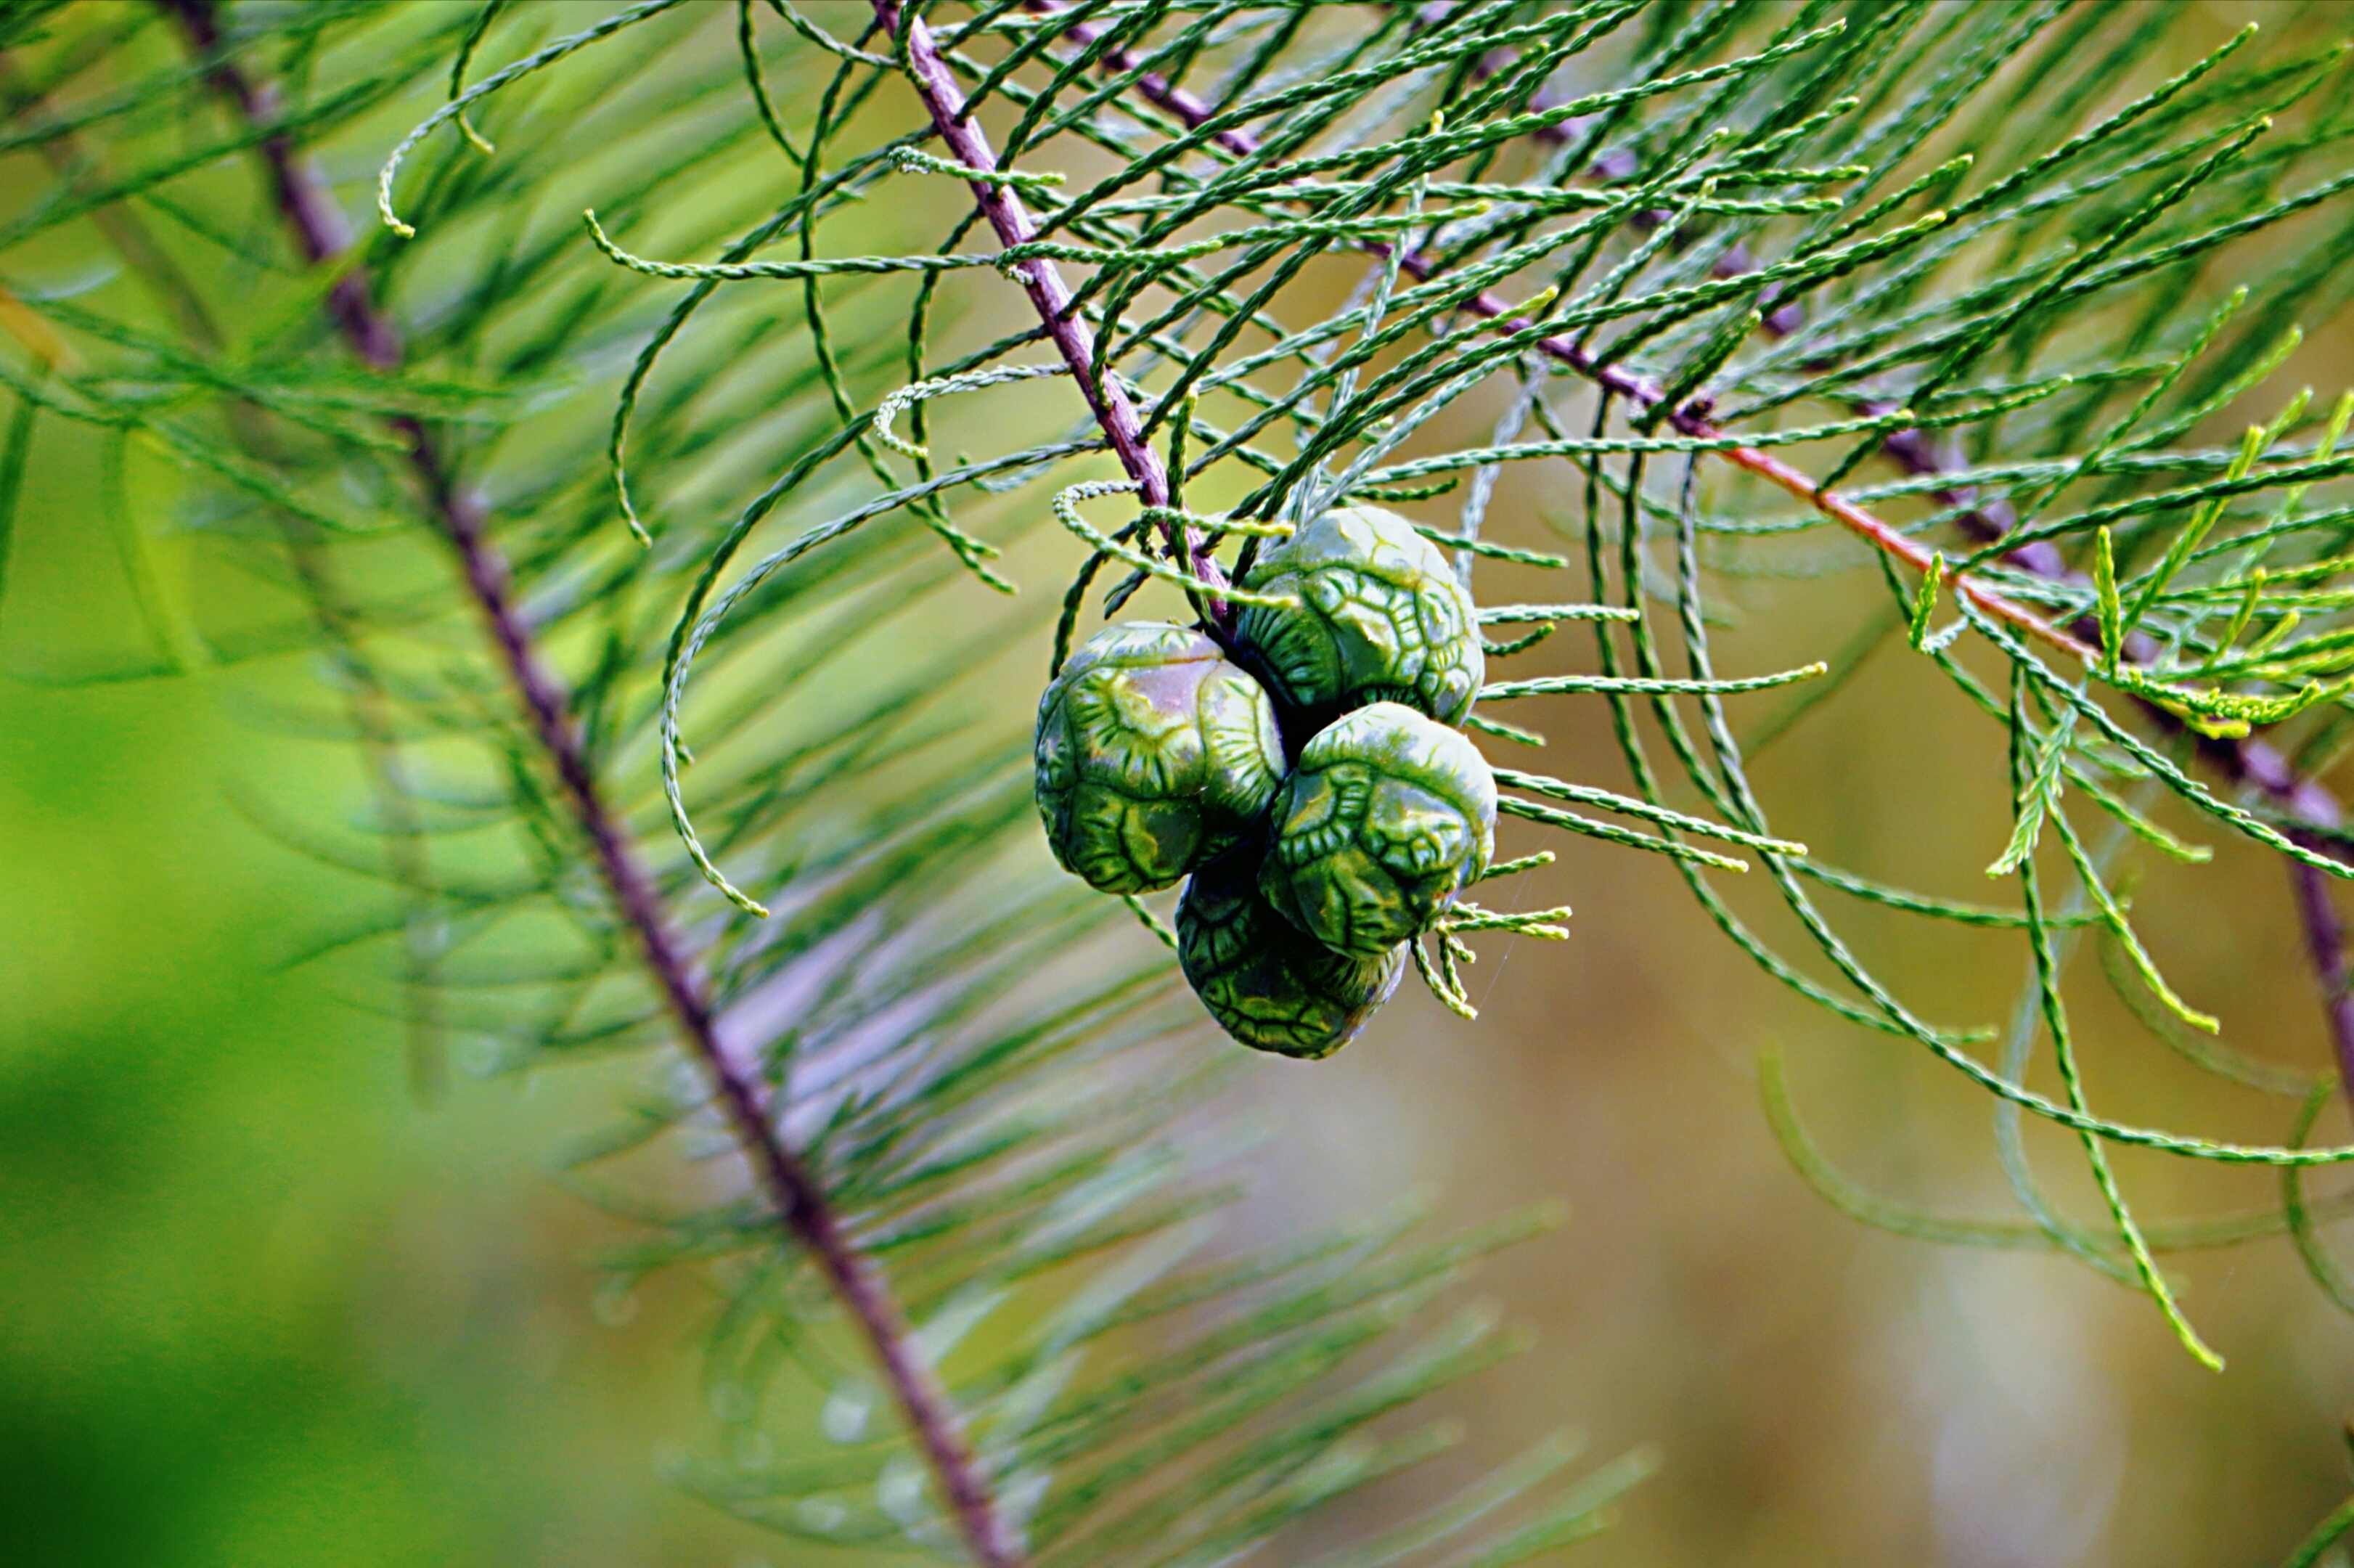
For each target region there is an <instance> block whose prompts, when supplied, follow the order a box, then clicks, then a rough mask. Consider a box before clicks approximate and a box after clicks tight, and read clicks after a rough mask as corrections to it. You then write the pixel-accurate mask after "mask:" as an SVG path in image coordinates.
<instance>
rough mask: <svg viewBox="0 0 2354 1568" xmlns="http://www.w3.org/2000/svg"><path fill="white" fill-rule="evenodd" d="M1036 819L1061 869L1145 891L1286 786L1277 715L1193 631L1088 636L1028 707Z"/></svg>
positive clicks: (1142, 626) (1248, 827)
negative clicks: (1033, 730) (1034, 727)
mask: <svg viewBox="0 0 2354 1568" xmlns="http://www.w3.org/2000/svg"><path fill="white" fill-rule="evenodd" d="M1036 761H1037V793H1038V813H1039V815H1040V816H1041V817H1043V818H1044V819H1045V823H1046V842H1048V843H1049V844H1051V845H1052V846H1053V847H1054V851H1055V859H1056V860H1058V861H1060V862H1062V863H1063V865H1064V867H1065V868H1066V869H1067V870H1069V871H1071V872H1073V873H1075V874H1077V875H1079V876H1081V877H1084V878H1085V879H1086V880H1087V884H1088V885H1089V886H1092V887H1096V888H1098V889H1100V890H1102V891H1103V892H1106V893H1149V892H1150V891H1152V890H1153V889H1155V888H1161V887H1168V886H1172V885H1174V884H1175V883H1176V881H1177V879H1178V878H1179V877H1181V876H1183V875H1184V874H1186V873H1187V872H1189V871H1191V870H1193V867H1195V866H1197V865H1199V864H1201V863H1203V862H1204V861H1206V860H1208V859H1209V858H1210V857H1211V856H1212V855H1214V854H1216V853H1219V852H1220V851H1221V850H1224V849H1225V848H1226V847H1227V846H1228V845H1229V844H1232V843H1234V842H1236V841H1237V840H1239V839H1240V838H1242V837H1243V836H1244V835H1245V834H1246V833H1248V832H1251V831H1252V830H1253V828H1255V827H1256V826H1257V822H1258V820H1259V817H1260V815H1261V814H1262V813H1263V812H1264V811H1265V810H1267V802H1268V801H1269V800H1272V799H1273V798H1274V795H1275V791H1276V789H1277V786H1278V782H1279V780H1280V779H1282V777H1283V744H1282V741H1281V739H1280V737H1279V736H1278V734H1277V732H1276V727H1275V708H1274V705H1272V704H1271V703H1269V702H1268V700H1267V693H1266V692H1265V691H1264V690H1262V689H1261V688H1260V686H1259V684H1258V683H1257V682H1256V681H1254V680H1252V679H1251V678H1250V677H1249V676H1248V675H1246V674H1245V673H1243V672H1242V671H1241V670H1239V669H1237V668H1235V666H1234V665H1232V664H1230V663H1228V662H1226V661H1225V658H1224V657H1223V656H1222V655H1221V653H1220V652H1219V651H1218V646H1217V644H1216V643H1214V642H1212V641H1210V640H1209V639H1208V638H1207V637H1204V636H1203V635H1202V634H1200V633H1199V632H1195V631H1188V630H1184V629H1183V628H1182V627H1176V626H1170V625H1165V624H1161V623H1158V622H1129V623H1126V624H1123V625H1119V626H1114V627H1110V628H1108V629H1107V630H1103V631H1100V632H1098V633H1097V634H1096V635H1095V636H1094V637H1092V638H1089V639H1088V640H1087V643H1086V645H1085V646H1083V647H1081V648H1080V649H1079V651H1078V652H1076V653H1075V654H1073V655H1072V656H1071V659H1070V662H1068V663H1066V664H1065V665H1064V666H1063V670H1062V673H1060V674H1059V675H1057V676H1055V681H1054V683H1052V684H1051V685H1049V686H1048V687H1047V688H1046V693H1045V695H1044V696H1043V697H1041V698H1040V699H1039V702H1038V734H1037V747H1036Z"/></svg>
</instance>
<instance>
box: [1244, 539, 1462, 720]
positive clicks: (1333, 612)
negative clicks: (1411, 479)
mask: <svg viewBox="0 0 2354 1568" xmlns="http://www.w3.org/2000/svg"><path fill="white" fill-rule="evenodd" d="M1243 586H1244V587H1246V588H1250V589H1252V590H1253V591H1254V592H1259V593H1269V594H1284V595H1288V596H1290V597H1291V598H1293V599H1298V600H1299V604H1298V605H1297V606H1296V607H1284V608H1278V607H1273V606H1267V605H1246V606H1245V607H1244V608H1243V611H1242V614H1241V617H1240V619H1239V620H1238V622H1237V625H1236V633H1237V635H1238V636H1239V637H1240V638H1241V640H1242V641H1243V643H1244V645H1245V646H1246V647H1247V648H1248V649H1250V650H1251V652H1252V654H1253V655H1254V656H1255V657H1256V658H1257V661H1258V665H1259V668H1258V672H1257V673H1258V674H1259V675H1260V676H1261V678H1262V679H1264V680H1265V681H1266V682H1267V685H1268V687H1269V689H1270V690H1272V691H1273V692H1274V694H1275V695H1276V697H1277V699H1278V701H1280V702H1282V703H1283V704H1284V705H1286V706H1288V707H1289V708H1292V709H1294V710H1296V711H1298V712H1299V713H1300V714H1303V715H1308V717H1309V722H1310V727H1314V726H1316V725H1317V724H1320V723H1321V722H1323V721H1325V720H1329V719H1330V718H1331V717H1333V716H1334V715H1338V714H1340V713H1342V712H1345V711H1346V710H1348V709H1350V708H1353V707H1357V706H1359V705H1363V704H1365V703H1370V702H1396V703H1404V704H1405V705H1407V706H1409V707H1413V708H1416V709H1417V710H1419V711H1420V712H1422V713H1424V714H1426V715H1429V716H1430V717H1432V718H1435V719H1437V721H1438V722H1439V723H1441V724H1460V723H1462V722H1463V718H1464V715H1467V714H1469V712H1470V711H1471V704H1472V701H1473V699H1474V698H1476V697H1477V696H1478V695H1479V685H1480V683H1481V682H1482V681H1484V680H1485V679H1486V678H1487V660H1486V658H1485V657H1484V655H1482V653H1481V652H1480V650H1479V611H1478V610H1477V609H1474V608H1473V606H1472V603H1471V596H1470V594H1469V592H1467V591H1466V590H1465V588H1464V587H1463V585H1462V583H1461V582H1460V581H1459V580H1458V578H1457V577H1456V575H1455V571H1454V568H1453V567H1450V566H1449V565H1448V564H1447V556H1446V555H1445V554H1444V553H1443V552H1442V551H1441V550H1440V549H1439V548H1438V546H1436V545H1434V544H1432V543H1431V542H1430V541H1429V540H1427V539H1426V538H1424V537H1423V536H1422V535H1419V534H1417V533H1416V532H1415V531H1414V525H1413V524H1410V523H1408V522H1407V521H1406V520H1405V518H1403V517H1400V516H1398V515H1397V514H1394V513H1391V512H1384V511H1382V510H1381V509H1380V508H1378V507H1373V506H1336V507H1334V508H1333V509H1332V510H1331V511H1329V512H1326V513H1324V514H1322V515H1320V516H1319V517H1317V518H1316V519H1315V520H1314V521H1313V522H1311V523H1310V524H1307V525H1306V526H1305V527H1303V528H1301V529H1300V530H1299V532H1297V533H1296V534H1294V535H1291V537H1289V538H1288V539H1285V540H1282V541H1280V542H1279V543H1278V544H1276V545H1275V546H1273V547H1272V548H1270V549H1268V550H1267V552H1266V553H1264V554H1263V555H1261V556H1259V558H1258V561H1257V565H1255V566H1254V567H1252V568H1251V571H1250V575H1249V576H1248V577H1246V579H1245V581H1244V585H1243Z"/></svg>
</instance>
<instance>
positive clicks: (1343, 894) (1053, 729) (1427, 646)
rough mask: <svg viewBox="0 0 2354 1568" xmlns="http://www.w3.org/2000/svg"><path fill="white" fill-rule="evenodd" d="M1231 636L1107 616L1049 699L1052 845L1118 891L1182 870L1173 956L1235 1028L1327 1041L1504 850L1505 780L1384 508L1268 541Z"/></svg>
mask: <svg viewBox="0 0 2354 1568" xmlns="http://www.w3.org/2000/svg"><path fill="white" fill-rule="evenodd" d="M1243 586H1244V587H1245V588H1249V589H1253V590H1257V591H1259V592H1262V593H1267V594H1269V595H1281V596H1285V597H1288V598H1289V599H1293V600H1296V601H1297V602H1296V603H1295V604H1294V605H1292V606H1290V607H1288V608H1274V607H1269V606H1265V605H1253V606H1250V607H1248V608H1247V609H1246V610H1245V611H1244V613H1243V615H1242V617H1241V618H1240V620H1239V621H1238V623H1237V626H1236V637H1235V641H1236V646H1235V648H1234V649H1233V650H1232V657H1231V658H1230V657H1229V656H1228V652H1227V651H1226V650H1224V649H1222V648H1220V646H1219V645H1218V644H1217V643H1216V642H1214V641H1211V639H1210V638H1209V637H1208V636H1206V635H1204V633H1202V632H1199V631H1194V630H1188V629H1186V628H1183V627H1179V626H1172V625H1169V624H1166V623H1162V622H1128V623H1124V624H1121V625H1118V626H1113V627H1110V628H1108V629H1107V630H1104V631H1102V632H1099V633H1098V634H1097V635H1096V636H1095V637H1094V638H1092V639H1090V640H1089V641H1087V643H1086V644H1085V645H1083V646H1082V647H1081V648H1080V649H1079V650H1078V651H1077V652H1076V653H1074V654H1073V655H1072V656H1071V658H1070V660H1069V662H1067V663H1066V664H1065V665H1064V667H1063V669H1062V671H1061V672H1060V673H1058V674H1057V675H1056V676H1055V680H1054V682H1053V683H1051V684H1049V685H1048V686H1047V688H1046V692H1045V694H1044V696H1043V697H1042V698H1040V700H1039V704H1038V732H1037V748H1036V762H1037V798H1038V810H1039V814H1040V815H1041V816H1042V817H1043V818H1044V821H1045V824H1046V840H1047V842H1048V843H1049V844H1051V845H1052V846H1053V848H1054V851H1055V859H1057V860H1058V861H1060V862H1061V863H1062V864H1063V865H1064V867H1065V868H1066V869H1067V870H1069V871H1070V872H1072V873H1073V874H1076V875H1077V876H1080V877H1082V878H1084V879H1085V880H1086V881H1087V884H1088V885H1090V886H1093V887H1096V888H1098V889H1100V890H1102V891H1103V892H1106V893H1123V894H1138V893H1150V892H1153V891H1156V890H1158V889H1161V888H1166V887H1172V886H1174V885H1176V884H1177V883H1178V881H1179V880H1180V879H1182V878H1187V877H1189V876H1190V879H1191V880H1189V881H1187V883H1186V886H1185V892H1184V894H1183V895H1182V898H1181V899H1180V901H1179V903H1178V906H1177V958H1178V963H1179V966H1180V967H1181V968H1182V969H1183V970H1184V973H1185V978H1186V980H1188V981H1189V982H1190V983H1191V984H1192V985H1193V991H1194V993H1195V994H1196V995H1198V996H1199V997H1200V998H1201V999H1202V1003H1203V1005H1204V1007H1205V1008H1207V1009H1208V1010H1209V1012H1210V1015H1211V1016H1212V1017H1214V1018H1215V1019H1216V1020H1217V1021H1218V1023H1219V1025H1220V1027H1222V1028H1224V1029H1225V1032H1226V1033H1228V1034H1231V1035H1232V1036H1234V1038H1235V1040H1237V1041H1239V1042H1240V1043H1242V1044H1245V1045H1249V1046H1252V1047H1255V1048H1257V1049H1258V1050H1262V1051H1274V1052H1278V1053H1280V1054H1284V1055H1287V1056H1299V1057H1309V1058H1313V1057H1319V1056H1329V1055H1331V1054H1332V1053H1333V1052H1335V1051H1337V1050H1339V1049H1340V1048H1341V1046H1343V1045H1345V1044H1348V1043H1349V1041H1350V1040H1351V1039H1352V1037H1353V1036H1354V1035H1355V1034H1356V1033H1357V1032H1358V1031H1359V1030H1360V1029H1362V1028H1363V1026H1364V1024H1365V1022H1366V1020H1367V1019H1369V1018H1371V1017H1372V1016H1373V1012H1374V1011H1375V1010H1376V1009H1378V1008H1379V1007H1380V1006H1381V1004H1382V1003H1383V1002H1384V1001H1388V1000H1389V997H1390V994H1391V993H1392V992H1393V991H1395V990H1396V989H1397V982H1398V977H1399V975H1400V973H1401V972H1402V971H1403V969H1404V968H1405V944H1406V943H1407V942H1409V941H1412V940H1414V939H1415V938H1418V937H1420V936H1421V935H1422V934H1424V933H1425V932H1426V931H1428V930H1430V929H1431V928H1432V927H1433V926H1434V925H1435V924H1436V923H1437V920H1438V919H1439V917H1440V916H1442V915H1443V914H1445V912H1446V910H1447V906H1449V905H1451V904H1452V903H1453V902H1454V901H1455V898H1456V895H1458V893H1460V892H1461V891H1462V889H1463V888H1465V887H1466V886H1468V885H1470V884H1471V883H1473V882H1476V881H1478V880H1479V877H1480V876H1481V875H1482V874H1484V873H1485V872H1486V871H1487V869H1488V865H1489V862H1490V859H1491V857H1492V856H1493V854H1494V851H1495V831H1496V780H1495V776H1494V775H1493V774H1492V773H1491V772H1490V770H1489V768H1488V764H1487V761H1486V759H1485V758H1482V757H1481V756H1480V755H1479V749H1478V748H1477V747H1474V746H1473V745H1472V744H1471V743H1470V741H1469V739H1467V738H1466V737H1465V736H1463V735H1462V734H1461V732H1460V731H1459V729H1458V728H1457V727H1455V726H1459V725H1460V724H1461V723H1462V722H1463V719H1464V717H1465V715H1468V714H1469V712H1470V710H1471V704H1472V701H1473V699H1474V698H1475V697H1477V695H1478V694H1479V686H1480V683H1481V681H1482V680H1483V679H1484V676H1485V661H1484V659H1483V658H1482V656H1481V652H1480V644H1479V624H1478V618H1477V616H1476V614H1475V612H1474V610H1473V609H1472V605H1471V600H1470V596H1469V594H1468V593H1467V592H1465V591H1464V588H1463V587H1462V585H1461V584H1460V583H1459V582H1458V581H1457V579H1456V577H1455V574H1454V573H1453V572H1452V571H1451V570H1450V569H1449V568H1448V566H1447V558H1446V556H1444V555H1442V554H1441V553H1440V552H1439V550H1438V548H1437V546H1434V545H1432V544H1431V543H1430V542H1429V541H1427V540H1426V539H1424V538H1423V537H1422V536H1421V535H1418V534H1416V532H1415V531H1414V529H1413V527H1412V525H1411V524H1408V523H1406V522H1405V519H1403V518H1400V517H1397V516H1394V515H1393V514H1390V513H1386V512H1382V511H1378V510H1376V509H1374V508H1372V507H1345V508H1339V509H1335V510H1333V511H1331V512H1327V513H1325V514H1323V515H1321V516H1320V517H1318V518H1317V519H1316V520H1315V521H1314V522H1312V523H1310V524H1308V525H1307V526H1306V527H1304V528H1301V529H1300V530H1299V531H1298V532H1297V533H1295V534H1294V535H1291V536H1290V537H1289V538H1288V539H1285V540H1283V541H1281V542H1280V543H1278V545H1276V546H1274V547H1273V548H1271V549H1269V550H1267V552H1265V553H1264V554H1263V555H1262V556H1260V557H1259V559H1258V561H1257V565H1256V566H1255V567H1253V568H1252V569H1251V571H1250V573H1249V574H1248V575H1247V576H1246V577H1245V578H1244V582H1243Z"/></svg>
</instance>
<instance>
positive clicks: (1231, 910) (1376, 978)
mask: <svg viewBox="0 0 2354 1568" xmlns="http://www.w3.org/2000/svg"><path fill="white" fill-rule="evenodd" d="M1252 861H1253V857H1252V855H1251V853H1250V852H1249V850H1248V849H1247V848H1246V849H1241V850H1237V851H1235V853H1232V854H1228V855H1225V856H1223V857H1221V858H1220V859H1218V860H1214V861H1212V862H1211V863H1209V864H1207V865H1205V866H1204V867H1203V868H1202V869H1201V870H1199V871H1197V872H1195V873H1194V874H1193V880H1192V881H1191V882H1188V883H1187V884H1186V885H1185V895H1184V897H1183V898H1182V899H1181V900H1180V901H1179V902H1178V905H1177V964H1178V967H1179V968H1180V969H1183V970H1184V971H1185V979H1186V980H1187V981H1189V982H1190V983H1191V984H1192V985H1193V992H1194V994H1195V995H1197V996H1199V997H1200V998H1201V999H1202V1005H1203V1006H1204V1008H1206V1009H1208V1010H1209V1013H1210V1016H1211V1017H1212V1018H1214V1019H1216V1020H1217V1021H1218V1027H1219V1028H1221V1029H1223V1030H1225V1032H1226V1033H1228V1034H1230V1035H1232V1036H1233V1037H1234V1038H1235V1040H1236V1041H1237V1042H1239V1043H1240V1044H1245V1045H1248V1046H1250V1047H1251V1048H1252V1049H1253V1050H1257V1051H1272V1052H1275V1053H1277V1054H1279V1055H1284V1056H1298V1057H1300V1058H1302V1059H1304V1060H1308V1061H1314V1060H1315V1059H1317V1058H1319V1057H1321V1056H1330V1055H1331V1054H1332V1053H1333V1052H1335V1051H1338V1050H1339V1049H1340V1048H1341V1046H1343V1045H1346V1044H1348V1043H1349V1042H1350V1041H1351V1040H1352V1039H1353V1038H1354V1037H1355V1036H1356V1033H1357V1032H1358V1031H1359V1030H1361V1029H1363V1027H1364V1026H1365V1022H1366V1020H1368V1019H1370V1018H1372V1017H1373V1013H1374V1012H1375V1011H1376V1010H1377V1009H1378V1008H1380V1006H1381V1005H1382V1003H1383V1002H1384V1001H1388V1000H1389V999H1390V993H1391V992H1393V991H1396V990H1397V983H1398V976H1399V975H1400V974H1401V973H1403V972H1404V970H1405V953H1404V951H1403V950H1401V949H1399V948H1391V949H1390V950H1389V951H1388V952H1386V953H1384V954H1383V955H1382V956H1381V957H1379V958H1375V959H1352V958H1350V957H1348V956H1347V955H1346V954H1342V953H1336V952H1334V951H1333V950H1332V949H1331V948H1328V947H1326V946H1324V945H1323V944H1322V943H1321V942H1319V941H1317V940H1316V939H1315V938H1313V937H1310V936H1308V935H1307V934H1305V933H1304V932H1301V931H1299V930H1295V929H1294V928H1293V927H1292V926H1291V925H1290V923H1289V922H1288V921H1287V920H1285V919H1284V917H1283V916H1280V915H1278V914H1277V913H1276V912H1275V910H1274V909H1273V908H1272V907H1271V906H1269V905H1268V904H1267V899H1266V897H1265V896H1264V895H1262V894H1261V893H1260V892H1259V890H1258V886H1257V882H1256V881H1255V880H1254V878H1253V875H1252V873H1253V871H1254V869H1255V867H1254V865H1253V863H1252Z"/></svg>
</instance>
